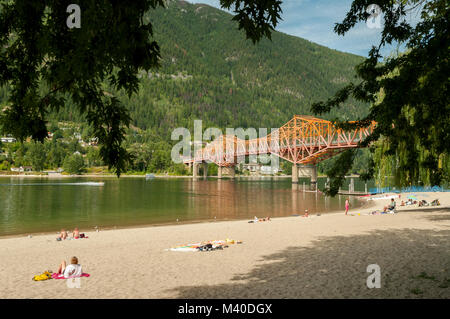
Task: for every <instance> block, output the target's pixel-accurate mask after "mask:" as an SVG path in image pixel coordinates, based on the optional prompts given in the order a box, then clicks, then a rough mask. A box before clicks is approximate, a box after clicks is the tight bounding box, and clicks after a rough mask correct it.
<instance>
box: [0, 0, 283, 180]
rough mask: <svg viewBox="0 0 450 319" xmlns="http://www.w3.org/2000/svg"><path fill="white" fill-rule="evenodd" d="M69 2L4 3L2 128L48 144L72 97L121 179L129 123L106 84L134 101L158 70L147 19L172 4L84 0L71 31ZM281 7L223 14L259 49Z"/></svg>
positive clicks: (246, 4) (245, 5)
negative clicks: (143, 78) (54, 118)
mask: <svg viewBox="0 0 450 319" xmlns="http://www.w3.org/2000/svg"><path fill="white" fill-rule="evenodd" d="M71 2H72V1H56V0H49V1H33V0H28V1H9V0H8V1H6V0H5V1H0V86H4V85H8V86H9V87H10V94H9V98H8V105H7V107H6V108H4V109H3V111H2V113H1V117H0V124H1V126H2V130H3V131H4V132H5V133H9V134H12V135H13V136H15V137H16V138H18V139H19V140H21V141H23V140H25V139H26V138H27V137H31V138H32V139H34V140H37V141H42V140H43V139H44V138H45V137H46V136H47V129H46V118H47V116H48V113H49V112H51V111H54V110H58V109H60V108H63V107H64V106H65V102H66V100H67V99H68V98H70V99H71V100H72V101H73V102H74V103H75V105H76V106H77V108H78V110H79V112H80V113H81V114H84V115H85V117H86V119H87V121H88V122H89V123H90V124H91V125H92V127H93V130H94V132H95V134H96V136H97V137H98V139H99V144H100V145H101V148H100V154H101V156H102V158H103V161H104V162H105V164H107V165H108V166H109V167H112V168H114V169H115V170H116V173H117V175H118V176H119V175H120V173H121V172H122V171H123V170H124V168H125V166H126V163H127V161H128V160H129V154H128V152H127V151H126V150H125V148H124V147H123V146H122V142H123V139H124V127H127V126H129V123H130V117H129V114H128V110H127V109H126V108H125V107H124V106H123V105H122V104H121V103H120V101H119V100H118V99H117V98H116V97H115V96H113V95H112V94H110V92H107V91H105V88H104V86H103V83H104V82H105V81H106V82H107V83H109V84H110V85H111V86H112V87H113V88H114V89H116V90H124V91H125V92H126V93H127V95H128V96H131V95H132V94H133V93H135V92H137V90H138V85H139V80H138V71H139V70H140V69H142V70H145V71H148V70H150V69H153V68H157V67H158V66H159V61H160V49H159V45H158V43H157V42H156V41H154V39H152V36H153V26H152V23H151V21H144V19H143V18H144V15H145V14H146V13H147V12H148V11H149V10H152V9H155V8H157V7H163V6H164V5H165V3H166V2H165V1H163V0H136V1H131V2H128V1H119V0H79V1H78V2H77V4H78V5H79V7H80V8H81V24H80V26H81V27H80V28H69V27H68V25H67V23H66V20H67V18H68V13H67V7H68V6H69V5H70V4H71ZM280 3H281V2H280V1H254V0H244V1H242V0H222V1H221V4H222V6H223V7H226V8H231V7H232V6H234V10H235V12H236V16H235V18H234V19H235V20H236V21H237V22H238V23H239V27H240V28H241V29H243V30H244V31H245V33H246V36H247V38H249V39H251V40H252V41H253V42H257V41H259V40H260V39H261V38H262V37H263V36H270V31H272V30H274V28H275V27H276V25H277V21H278V19H279V13H280V12H281V8H280Z"/></svg>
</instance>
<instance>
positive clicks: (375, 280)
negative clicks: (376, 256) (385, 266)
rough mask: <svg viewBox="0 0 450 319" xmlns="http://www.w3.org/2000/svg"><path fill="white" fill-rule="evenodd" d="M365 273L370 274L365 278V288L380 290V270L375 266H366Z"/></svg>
mask: <svg viewBox="0 0 450 319" xmlns="http://www.w3.org/2000/svg"><path fill="white" fill-rule="evenodd" d="M366 271H367V272H368V273H371V274H370V275H369V277H367V281H366V284H367V288H369V289H372V288H381V268H380V266H379V265H377V264H370V265H368V266H367V269H366Z"/></svg>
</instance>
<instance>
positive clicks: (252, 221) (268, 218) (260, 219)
mask: <svg viewBox="0 0 450 319" xmlns="http://www.w3.org/2000/svg"><path fill="white" fill-rule="evenodd" d="M265 221H270V217H269V216H267V217H266V218H258V217H256V216H255V218H253V220H251V221H249V223H256V222H265Z"/></svg>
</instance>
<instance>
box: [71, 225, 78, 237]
mask: <svg viewBox="0 0 450 319" xmlns="http://www.w3.org/2000/svg"><path fill="white" fill-rule="evenodd" d="M72 237H73V238H75V239H78V238H80V231H79V230H78V227H75V229H74V230H73V233H72Z"/></svg>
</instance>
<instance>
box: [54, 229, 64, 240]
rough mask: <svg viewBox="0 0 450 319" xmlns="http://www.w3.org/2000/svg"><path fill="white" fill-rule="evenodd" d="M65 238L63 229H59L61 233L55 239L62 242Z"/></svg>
mask: <svg viewBox="0 0 450 319" xmlns="http://www.w3.org/2000/svg"><path fill="white" fill-rule="evenodd" d="M66 238H67V232H66V231H65V230H64V229H61V233H60V234H59V236H58V237H56V239H57V240H64V239H66Z"/></svg>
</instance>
